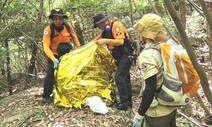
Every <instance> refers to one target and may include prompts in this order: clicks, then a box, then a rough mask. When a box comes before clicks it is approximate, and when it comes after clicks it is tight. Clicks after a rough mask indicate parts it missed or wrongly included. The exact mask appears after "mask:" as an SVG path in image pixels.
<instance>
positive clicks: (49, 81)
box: [43, 56, 59, 97]
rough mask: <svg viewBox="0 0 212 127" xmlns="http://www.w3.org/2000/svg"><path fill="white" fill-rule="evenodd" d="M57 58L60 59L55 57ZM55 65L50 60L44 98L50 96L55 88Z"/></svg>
mask: <svg viewBox="0 0 212 127" xmlns="http://www.w3.org/2000/svg"><path fill="white" fill-rule="evenodd" d="M55 58H57V59H59V57H58V56H55ZM53 67H54V63H53V61H52V60H51V59H49V58H48V69H47V73H46V77H45V80H44V86H43V97H45V96H50V95H51V94H52V91H53V87H54V68H53Z"/></svg>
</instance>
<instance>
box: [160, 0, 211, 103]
mask: <svg viewBox="0 0 212 127" xmlns="http://www.w3.org/2000/svg"><path fill="white" fill-rule="evenodd" d="M164 3H165V5H166V7H167V9H168V12H169V14H170V15H171V17H172V19H173V21H174V22H175V25H176V27H177V30H178V32H179V34H180V36H181V38H182V42H183V44H184V46H185V48H186V50H187V52H188V55H189V57H190V59H191V62H192V63H193V65H194V67H195V69H196V71H197V73H198V75H199V77H200V79H201V85H202V88H203V91H204V93H205V95H206V98H207V99H208V101H209V102H210V103H211V104H212V95H211V91H210V88H209V83H208V79H207V76H206V74H205V72H204V70H203V69H202V67H201V66H200V65H199V63H198V62H197V58H196V56H195V54H194V51H193V49H192V47H191V44H190V41H189V39H188V36H187V34H186V32H185V29H184V28H183V25H182V23H181V21H180V18H179V16H178V14H177V12H176V11H175V9H174V7H173V5H172V3H171V1H170V0H164Z"/></svg>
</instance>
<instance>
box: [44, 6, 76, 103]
mask: <svg viewBox="0 0 212 127" xmlns="http://www.w3.org/2000/svg"><path fill="white" fill-rule="evenodd" d="M67 18H68V16H67V15H66V14H64V13H63V11H62V9H60V8H56V9H53V10H51V14H50V15H49V19H51V21H52V23H51V25H48V26H47V27H46V28H45V29H44V33H43V48H44V52H45V54H46V55H47V56H48V70H47V74H46V77H45V81H44V91H43V102H46V103H48V102H50V101H51V100H52V98H51V97H50V95H51V94H52V91H53V84H54V69H56V68H57V66H58V63H59V60H58V59H59V56H58V51H57V50H58V49H57V48H58V46H59V44H61V43H63V44H67V45H68V44H70V38H71V39H73V42H74V44H75V46H76V47H79V46H80V43H79V41H78V38H77V36H76V34H75V32H74V30H73V28H72V26H71V25H70V24H68V23H66V22H64V19H67ZM65 23H66V24H68V25H69V30H70V33H69V31H68V28H67V27H66V26H65ZM51 27H53V30H54V35H53V37H52V36H51V34H52V33H51Z"/></svg>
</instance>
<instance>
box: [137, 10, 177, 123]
mask: <svg viewBox="0 0 212 127" xmlns="http://www.w3.org/2000/svg"><path fill="white" fill-rule="evenodd" d="M162 27H163V21H162V18H161V17H160V16H158V15H156V14H146V15H144V16H143V17H142V18H141V19H140V20H139V21H138V23H137V24H135V25H134V28H135V30H136V31H137V32H138V34H139V35H140V38H141V40H142V41H143V42H145V43H146V44H145V48H147V47H149V46H155V45H157V44H159V42H162V41H165V40H166V38H167V37H166V35H165V33H164V32H163V28H162ZM145 48H144V50H143V51H142V52H141V54H140V55H139V57H138V65H139V66H140V68H141V77H142V78H143V81H144V82H143V83H144V84H143V85H144V86H145V89H144V92H143V96H142V101H141V103H140V105H139V108H138V112H137V113H136V115H135V117H134V119H133V124H134V126H135V127H141V126H143V124H144V123H145V124H146V127H176V112H177V107H169V106H163V105H160V104H159V103H158V102H157V100H156V99H155V94H156V93H157V92H159V90H160V86H161V85H162V82H163V77H162V73H161V72H160V70H161V68H162V58H161V55H160V52H159V51H157V50H156V49H153V48H149V49H147V50H145Z"/></svg>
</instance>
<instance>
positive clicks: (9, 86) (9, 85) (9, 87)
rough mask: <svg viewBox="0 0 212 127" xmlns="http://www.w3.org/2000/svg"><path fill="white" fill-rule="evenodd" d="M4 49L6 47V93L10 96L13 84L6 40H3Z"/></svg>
mask: <svg viewBox="0 0 212 127" xmlns="http://www.w3.org/2000/svg"><path fill="white" fill-rule="evenodd" d="M5 47H6V57H7V83H8V92H9V95H12V92H13V89H12V88H13V85H12V84H13V82H12V77H11V68H10V49H9V44H8V39H6V40H5Z"/></svg>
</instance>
